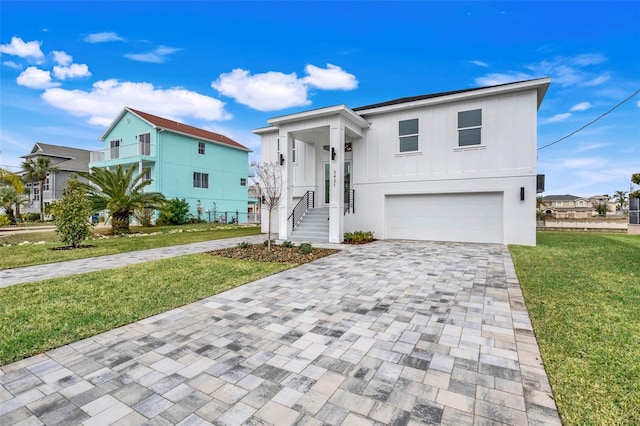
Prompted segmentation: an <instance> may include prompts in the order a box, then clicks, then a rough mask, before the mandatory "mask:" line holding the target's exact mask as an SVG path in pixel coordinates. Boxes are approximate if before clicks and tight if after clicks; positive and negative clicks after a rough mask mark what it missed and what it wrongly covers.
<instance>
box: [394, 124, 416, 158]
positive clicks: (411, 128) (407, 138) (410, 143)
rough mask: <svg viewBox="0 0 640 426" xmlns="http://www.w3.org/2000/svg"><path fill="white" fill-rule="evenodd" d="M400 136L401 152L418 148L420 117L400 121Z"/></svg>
mask: <svg viewBox="0 0 640 426" xmlns="http://www.w3.org/2000/svg"><path fill="white" fill-rule="evenodd" d="M398 135H399V138H400V152H411V151H417V150H418V119H417V118H413V119H411V120H402V121H399V122H398Z"/></svg>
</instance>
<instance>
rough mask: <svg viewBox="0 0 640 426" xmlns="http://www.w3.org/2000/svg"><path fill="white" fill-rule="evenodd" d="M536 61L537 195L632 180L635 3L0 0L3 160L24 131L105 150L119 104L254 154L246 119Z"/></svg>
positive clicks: (23, 144) (639, 152) (639, 32)
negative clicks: (540, 184) (539, 89)
mask: <svg viewBox="0 0 640 426" xmlns="http://www.w3.org/2000/svg"><path fill="white" fill-rule="evenodd" d="M538 77H550V78H551V86H550V88H549V91H548V92H547V94H546V97H545V99H544V101H543V103H542V105H541V107H540V109H539V111H538V147H539V151H538V173H541V174H545V175H546V191H545V193H544V195H553V194H572V195H577V196H592V195H596V194H609V195H613V194H614V193H615V191H617V190H624V191H629V181H630V176H631V174H632V173H636V172H640V94H636V95H635V96H633V97H631V96H632V95H633V94H634V93H636V92H638V90H639V89H640V2H638V1H624V2H616V1H606V2H598V1H568V2H562V1H553V2H545V1H532V2H524V1H522V2H520V1H509V2H480V1H473V2H463V1H449V2H436V1H412V2H400V1H395V2H373V1H352V2H341V1H325V2H311V1H297V2H271V1H264V2H244V1H236V2H222V1H220V2H217V1H154V2H151V1H137V2H135V1H66V2H60V1H45V2H36V1H29V0H21V1H6V0H2V1H0V167H2V168H5V169H9V170H13V171H18V170H19V168H20V164H21V162H22V161H23V159H21V158H20V156H22V155H26V154H28V153H29V152H30V150H31V148H32V147H33V145H34V144H35V143H36V142H43V143H48V144H54V145H64V146H71V147H76V148H83V149H88V150H100V149H103V148H104V146H103V142H101V141H100V137H101V136H102V134H103V133H104V131H105V130H106V128H107V127H108V126H109V124H110V123H111V122H112V120H114V119H115V118H116V116H117V115H118V113H119V112H120V111H121V110H122V108H124V107H125V106H128V107H132V108H135V109H139V110H142V111H145V112H148V113H151V114H155V115H159V116H162V117H165V118H169V119H173V120H176V121H180V122H183V123H186V124H190V125H192V126H196V127H200V128H203V129H207V130H210V131H214V132H218V133H222V134H224V135H226V136H228V137H230V138H232V139H234V140H236V141H237V142H239V143H241V144H243V145H245V146H247V147H249V148H250V149H252V150H253V152H252V153H251V154H250V157H249V160H250V161H259V160H260V139H259V137H258V136H256V135H254V134H253V133H252V130H253V129H256V128H260V127H265V126H267V120H268V119H269V118H272V117H277V116H281V115H286V114H290V113H294V112H299V111H304V110H308V109H313V108H321V107H326V106H332V105H338V104H345V105H347V106H349V107H351V108H355V107H358V106H363V105H368V104H373V103H378V102H382V101H387V100H392V99H397V98H401V97H405V96H416V95H423V94H430V93H438V92H444V91H451V90H458V89H467V88H475V87H483V86H490V85H494V84H501V83H507V82H512V81H521V80H526V79H532V78H538ZM629 97H631V98H630V99H628V100H627V101H626V102H624V103H622V105H620V106H618V107H617V108H615V109H613V108H614V107H615V106H616V105H618V104H619V103H621V102H623V101H624V100H625V99H627V98H629ZM611 109H613V111H611V112H609V113H608V114H606V115H604V116H603V117H602V118H600V119H599V120H597V121H596V122H595V123H593V124H591V125H589V126H587V127H586V128H585V129H583V130H581V131H579V132H577V133H576V134H574V135H573V136H571V137H569V138H566V139H564V140H562V141H560V142H558V143H556V144H554V145H551V146H549V147H546V148H543V149H540V148H542V147H544V146H545V145H548V144H551V143H553V142H555V141H557V140H559V139H561V138H563V137H565V136H567V135H568V134H570V133H572V132H574V131H576V130H578V129H580V128H582V127H583V126H585V125H587V124H588V123H590V122H592V121H593V120H596V119H598V118H599V117H600V116H601V115H603V114H605V113H607V111H609V110H611Z"/></svg>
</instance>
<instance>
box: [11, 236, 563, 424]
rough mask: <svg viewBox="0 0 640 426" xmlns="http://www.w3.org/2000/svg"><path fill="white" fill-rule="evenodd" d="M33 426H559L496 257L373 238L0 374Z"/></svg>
mask: <svg viewBox="0 0 640 426" xmlns="http://www.w3.org/2000/svg"><path fill="white" fill-rule="evenodd" d="M21 422H23V423H21ZM43 423H44V424H47V425H70V424H85V425H107V424H117V425H137V424H154V425H168V424H181V425H201V424H202V425H207V424H216V425H240V424H248V425H269V424H273V425H278V426H280V425H294V424H299V425H321V424H344V425H360V424H362V425H380V424H392V425H403V424H450V425H465V424H500V423H503V424H514V425H524V424H544V425H554V424H556V425H559V424H560V420H559V417H558V414H557V410H556V407H555V403H554V400H553V398H552V395H551V390H550V387H549V383H548V380H547V376H546V374H545V371H544V368H543V366H542V364H541V361H540V354H539V351H538V346H537V342H536V339H535V336H534V335H533V332H532V328H531V324H530V322H529V317H528V314H527V311H526V308H525V306H524V302H523V299H522V294H521V291H520V286H519V284H518V281H517V278H516V275H515V272H514V269H513V265H512V262H511V258H510V256H509V253H508V251H507V249H506V247H504V246H500V245H484V244H456V243H434V242H407V241H402V242H400V241H379V242H375V243H372V244H367V245H363V246H347V247H344V250H343V251H342V252H341V253H338V254H336V255H333V256H331V257H328V258H324V259H321V260H319V261H316V262H313V263H311V264H306V265H302V266H300V267H298V268H294V269H291V270H288V271H285V272H282V273H279V274H276V275H273V276H270V277H267V278H265V279H262V280H259V281H255V282H252V283H249V284H247V285H244V286H242V287H238V288H235V289H232V290H229V291H227V292H224V293H222V294H220V295H217V296H213V297H210V298H207V299H204V300H201V301H199V302H196V303H192V304H190V305H187V306H184V307H182V308H179V309H175V310H172V311H170V312H166V313H163V314H160V315H156V316H154V317H150V318H147V319H145V320H142V321H139V322H137V323H134V324H131V325H127V326H124V327H121V328H118V329H116V330H112V331H109V332H107V333H103V334H101V335H98V336H95V337H93V338H89V339H85V340H82V341H79V342H76V343H73V344H71V345H67V346H64V347H62V348H59V349H56V350H52V351H49V352H47V353H45V354H41V355H38V356H35V357H32V358H29V359H25V360H23V361H19V362H17V363H13V364H9V365H6V366H3V367H0V424H2V425H13V424H43Z"/></svg>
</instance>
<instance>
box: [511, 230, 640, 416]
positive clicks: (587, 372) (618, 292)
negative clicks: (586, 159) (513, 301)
mask: <svg viewBox="0 0 640 426" xmlns="http://www.w3.org/2000/svg"><path fill="white" fill-rule="evenodd" d="M509 249H510V251H511V254H512V257H513V260H514V263H515V267H516V271H517V273H518V278H519V279H520V284H521V286H522V291H523V293H524V297H525V301H526V304H527V308H528V310H529V315H530V317H531V320H532V323H533V326H534V330H535V333H536V337H537V339H538V344H539V345H540V351H541V353H542V358H543V361H544V365H545V368H546V371H547V374H548V376H549V380H550V382H551V386H552V388H553V392H554V396H555V398H556V403H557V405H558V410H559V412H560V416H561V418H562V421H563V424H564V425H606V424H610V425H625V424H626V425H637V424H640V236H632V235H620V234H596V233H569V232H543V233H538V245H537V246H536V247H524V246H511V247H509Z"/></svg>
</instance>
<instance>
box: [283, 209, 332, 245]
mask: <svg viewBox="0 0 640 426" xmlns="http://www.w3.org/2000/svg"><path fill="white" fill-rule="evenodd" d="M291 241H296V242H301V243H328V242H329V208H328V207H322V208H317V209H308V210H307V211H306V213H305V214H304V215H303V216H302V218H301V219H300V222H298V224H297V225H296V227H295V228H294V230H293V232H292V233H291Z"/></svg>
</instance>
